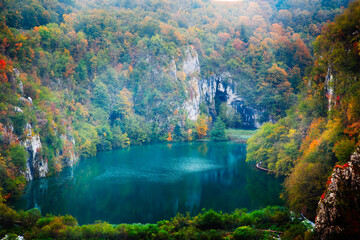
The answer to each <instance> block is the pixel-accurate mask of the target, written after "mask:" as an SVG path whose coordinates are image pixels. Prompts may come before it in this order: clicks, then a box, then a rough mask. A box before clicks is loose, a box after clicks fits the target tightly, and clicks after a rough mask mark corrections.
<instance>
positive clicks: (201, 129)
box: [196, 114, 209, 138]
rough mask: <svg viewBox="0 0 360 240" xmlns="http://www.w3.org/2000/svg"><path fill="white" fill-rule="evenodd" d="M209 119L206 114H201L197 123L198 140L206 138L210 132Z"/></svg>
mask: <svg viewBox="0 0 360 240" xmlns="http://www.w3.org/2000/svg"><path fill="white" fill-rule="evenodd" d="M208 121H209V119H208V117H207V116H206V115H205V114H201V115H200V116H199V117H198V119H197V121H196V132H197V136H198V138H204V137H205V136H206V135H207V132H208V130H209V127H208Z"/></svg>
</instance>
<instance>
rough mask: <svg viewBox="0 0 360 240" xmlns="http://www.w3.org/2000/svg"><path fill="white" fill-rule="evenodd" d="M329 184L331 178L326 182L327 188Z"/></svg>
mask: <svg viewBox="0 0 360 240" xmlns="http://www.w3.org/2000/svg"><path fill="white" fill-rule="evenodd" d="M330 183H331V177H330V178H329V179H328V180H327V182H326V186H327V187H328V186H329V185H330Z"/></svg>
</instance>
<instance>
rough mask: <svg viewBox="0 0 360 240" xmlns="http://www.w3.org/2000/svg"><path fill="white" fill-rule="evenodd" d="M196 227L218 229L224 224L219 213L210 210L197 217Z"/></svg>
mask: <svg viewBox="0 0 360 240" xmlns="http://www.w3.org/2000/svg"><path fill="white" fill-rule="evenodd" d="M196 225H197V227H198V228H200V229H220V228H222V227H223V225H224V222H223V219H222V217H221V215H220V214H219V213H217V212H215V211H214V210H212V209H210V210H208V211H206V212H205V213H203V214H200V215H199V220H198V222H197V224H196Z"/></svg>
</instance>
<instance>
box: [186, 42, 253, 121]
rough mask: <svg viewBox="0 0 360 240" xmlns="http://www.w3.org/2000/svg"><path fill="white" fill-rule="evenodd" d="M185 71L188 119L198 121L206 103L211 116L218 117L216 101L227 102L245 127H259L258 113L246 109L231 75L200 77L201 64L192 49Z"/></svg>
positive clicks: (187, 53)
mask: <svg viewBox="0 0 360 240" xmlns="http://www.w3.org/2000/svg"><path fill="white" fill-rule="evenodd" d="M183 70H184V73H185V74H186V76H187V78H188V79H190V80H189V82H188V96H189V98H188V100H187V101H186V102H185V103H184V105H183V108H184V109H186V111H187V113H188V118H189V119H191V120H196V119H197V118H198V117H199V115H200V104H202V103H205V104H206V105H207V106H208V107H209V111H210V114H211V115H213V117H214V115H216V112H215V101H221V102H226V103H227V105H228V106H230V107H232V108H234V109H235V110H236V111H237V112H238V113H239V114H241V116H242V119H243V125H244V127H248V128H254V127H259V124H258V123H257V122H256V116H257V113H256V111H255V110H254V109H251V108H249V107H246V106H245V104H244V100H243V98H241V97H240V96H239V95H238V94H237V92H236V88H237V86H236V84H235V83H234V81H233V79H232V77H231V74H230V73H227V72H224V73H222V74H220V75H212V76H211V77H209V78H207V79H202V78H201V77H200V64H199V58H198V54H197V52H196V51H195V49H193V48H192V47H189V48H188V50H187V51H186V52H185V60H184V62H183Z"/></svg>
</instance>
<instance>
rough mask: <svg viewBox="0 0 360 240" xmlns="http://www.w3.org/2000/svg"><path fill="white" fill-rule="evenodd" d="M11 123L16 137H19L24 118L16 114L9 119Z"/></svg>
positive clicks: (22, 115)
mask: <svg viewBox="0 0 360 240" xmlns="http://www.w3.org/2000/svg"><path fill="white" fill-rule="evenodd" d="M11 121H12V123H13V126H14V132H15V134H16V135H18V136H21V135H22V134H23V133H24V127H25V124H26V117H25V115H24V114H22V113H16V114H15V115H14V116H12V117H11Z"/></svg>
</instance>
